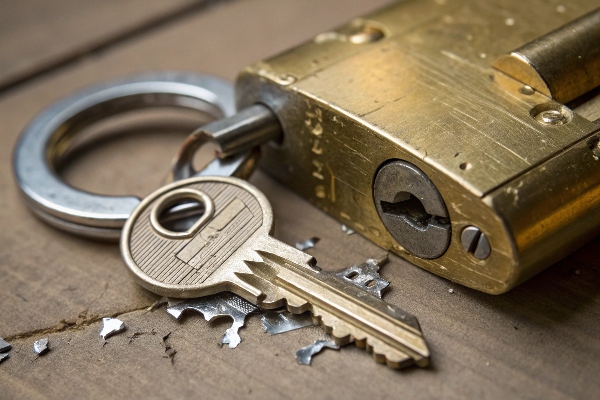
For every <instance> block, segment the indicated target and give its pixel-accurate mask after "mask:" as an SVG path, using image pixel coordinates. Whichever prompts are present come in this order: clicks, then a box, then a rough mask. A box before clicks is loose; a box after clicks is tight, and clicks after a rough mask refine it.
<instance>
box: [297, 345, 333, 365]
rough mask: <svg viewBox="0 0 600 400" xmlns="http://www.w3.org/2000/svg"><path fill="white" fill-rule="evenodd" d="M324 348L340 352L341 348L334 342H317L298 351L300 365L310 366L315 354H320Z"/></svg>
mask: <svg viewBox="0 0 600 400" xmlns="http://www.w3.org/2000/svg"><path fill="white" fill-rule="evenodd" d="M324 348H330V349H334V350H338V349H339V348H340V346H338V345H337V344H335V342H334V341H333V340H315V342H314V343H313V344H309V345H308V346H305V347H303V348H301V349H300V350H298V351H296V360H298V364H301V365H310V363H311V361H312V357H313V356H314V355H315V354H317V353H320V352H321V351H322V350H323V349H324Z"/></svg>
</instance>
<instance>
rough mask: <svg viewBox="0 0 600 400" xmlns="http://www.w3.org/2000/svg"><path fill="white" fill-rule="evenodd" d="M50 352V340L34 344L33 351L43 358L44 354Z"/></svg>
mask: <svg viewBox="0 0 600 400" xmlns="http://www.w3.org/2000/svg"><path fill="white" fill-rule="evenodd" d="M48 350H50V349H49V348H48V338H43V339H40V340H36V341H35V342H33V351H35V354H38V355H40V356H41V355H42V354H44V353H46V352H48Z"/></svg>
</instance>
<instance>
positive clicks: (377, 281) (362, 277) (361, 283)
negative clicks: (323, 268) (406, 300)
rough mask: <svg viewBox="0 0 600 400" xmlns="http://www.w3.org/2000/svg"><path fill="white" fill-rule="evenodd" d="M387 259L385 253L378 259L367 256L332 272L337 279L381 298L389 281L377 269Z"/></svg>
mask: <svg viewBox="0 0 600 400" xmlns="http://www.w3.org/2000/svg"><path fill="white" fill-rule="evenodd" d="M387 261H388V256H387V254H386V255H385V256H384V257H382V258H379V259H376V258H368V259H367V261H365V262H364V263H362V264H359V265H353V266H352V267H350V268H346V269H343V270H340V271H337V272H334V274H335V276H336V277H337V278H338V279H341V280H343V281H345V282H348V283H352V284H353V285H356V286H358V287H359V288H361V289H363V290H364V291H366V292H367V293H370V294H372V295H373V296H376V297H378V298H380V299H381V297H382V295H383V291H384V290H385V288H387V287H388V286H389V284H390V282H388V281H386V280H385V279H383V278H381V276H379V272H378V271H379V268H380V267H381V266H382V265H384V264H385V263H386V262H387Z"/></svg>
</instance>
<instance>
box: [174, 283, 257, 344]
mask: <svg viewBox="0 0 600 400" xmlns="http://www.w3.org/2000/svg"><path fill="white" fill-rule="evenodd" d="M186 310H194V311H197V312H199V313H201V314H202V315H203V316H204V319H205V320H207V321H209V322H210V321H212V320H214V319H215V318H218V317H226V316H229V317H231V318H232V319H233V324H232V325H231V328H229V329H227V330H226V331H225V334H224V335H223V338H222V339H221V344H227V345H229V348H232V349H233V348H235V347H237V345H239V344H240V343H241V342H242V338H241V337H240V335H239V333H238V331H239V330H240V328H242V327H243V326H244V323H245V320H246V316H247V315H248V314H250V313H253V312H255V311H256V310H258V307H257V306H255V305H254V304H252V303H249V302H247V301H246V300H244V299H242V298H241V297H239V296H237V295H235V294H233V293H228V292H224V293H219V294H215V295H212V296H206V297H199V298H197V299H189V300H184V301H181V302H179V303H175V304H170V305H169V307H167V312H168V313H169V314H171V315H172V316H173V317H175V318H177V319H179V317H180V316H181V314H182V313H183V312H184V311H186Z"/></svg>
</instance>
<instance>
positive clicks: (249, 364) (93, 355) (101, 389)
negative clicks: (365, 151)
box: [0, 0, 600, 399]
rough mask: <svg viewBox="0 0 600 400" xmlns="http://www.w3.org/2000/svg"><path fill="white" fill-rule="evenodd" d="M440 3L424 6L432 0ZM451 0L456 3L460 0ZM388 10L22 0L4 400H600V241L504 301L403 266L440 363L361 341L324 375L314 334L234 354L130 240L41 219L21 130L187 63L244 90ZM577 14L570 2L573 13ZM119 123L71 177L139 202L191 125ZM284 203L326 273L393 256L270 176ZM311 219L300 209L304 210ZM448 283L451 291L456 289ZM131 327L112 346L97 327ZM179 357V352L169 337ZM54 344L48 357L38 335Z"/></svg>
mask: <svg viewBox="0 0 600 400" xmlns="http://www.w3.org/2000/svg"><path fill="white" fill-rule="evenodd" d="M424 1H428V0H424ZM449 1H450V0H449ZM386 3H387V1H385V0H368V1H366V0H363V1H360V0H340V1H335V2H334V1H319V0H303V1H298V0H296V1H294V0H254V1H244V0H237V1H234V0H231V1H204V2H196V1H193V0H168V1H160V0H145V1H142V0H123V1H103V2H91V1H88V2H82V1H75V0H22V1H19V2H4V3H3V4H2V8H1V12H0V138H1V139H0V140H1V142H0V143H1V145H0V162H1V163H2V166H1V168H0V193H1V194H0V224H1V225H0V228H1V229H0V282H1V286H0V336H2V337H4V338H6V339H7V340H9V341H10V342H11V343H12V345H13V350H12V351H11V353H10V359H8V360H7V361H5V362H3V363H2V364H0V397H1V398H48V397H50V398H75V397H77V398H124V397H127V396H131V397H132V398H147V399H151V398H210V397H213V396H214V397H215V398H241V397H247V398H263V399H264V398H268V399H272V398H273V399H274V398H306V399H314V398H347V399H350V398H356V399H360V398H401V397H402V398H493V399H498V398H544V399H547V398H580V399H590V398H600V379H599V377H600V290H599V288H600V261H599V259H598V256H597V254H598V249H599V248H600V241H599V240H595V241H594V242H592V243H591V244H589V245H587V246H586V247H584V248H582V249H581V250H579V251H577V252H576V253H574V254H572V255H570V256H569V257H567V258H565V259H564V260H562V261H560V262H559V263H557V264H556V265H554V266H552V267H551V268H549V269H548V270H546V271H545V272H543V273H542V274H540V275H538V276H537V277H535V278H533V279H531V280H530V281H528V282H526V283H525V284H523V285H521V286H519V287H517V288H516V289H514V290H513V291H511V292H510V293H508V294H505V295H501V296H491V295H486V294H483V293H479V292H475V291H473V290H470V289H467V288H464V287H461V286H458V285H455V284H453V283H451V282H449V281H446V280H444V279H442V278H439V277H437V276H434V275H432V274H429V273H427V272H425V271H423V270H421V269H419V268H417V267H414V266H412V265H410V264H408V263H407V262H405V261H403V260H401V259H400V258H398V257H395V256H392V257H391V260H390V262H389V263H388V265H386V266H385V267H384V269H383V271H382V275H383V276H384V277H385V278H386V279H388V280H390V281H391V282H392V284H391V289H390V290H389V292H388V294H387V296H386V299H387V301H389V302H390V303H393V304H396V305H398V306H400V307H401V308H403V309H405V310H407V311H409V312H411V313H413V314H415V315H416V316H417V317H418V319H419V321H420V323H421V326H422V329H423V332H424V334H425V337H426V339H427V340H428V342H429V345H430V347H431V352H432V366H431V367H430V368H427V369H419V368H411V369H408V370H404V371H401V372H397V371H393V370H390V369H388V368H386V367H385V366H382V365H378V364H376V363H375V362H373V361H372V360H371V358H370V356H369V355H368V354H367V353H365V352H364V351H362V350H360V349H358V348H355V347H354V346H348V347H344V348H343V349H342V350H341V351H339V352H338V351H332V350H327V351H325V352H324V353H323V354H320V355H319V356H317V357H316V358H315V359H314V361H313V365H312V366H311V367H306V366H299V365H297V364H296V361H295V359H294V352H295V350H296V349H298V348H300V347H302V346H304V345H307V344H309V343H311V342H312V341H313V340H315V339H318V338H321V337H322V336H323V332H322V331H321V329H320V328H317V327H311V328H306V329H304V330H300V331H295V332H290V333H287V334H283V335H277V336H269V335H267V334H265V333H263V331H262V329H261V325H260V321H259V318H257V317H256V316H254V317H252V318H250V320H249V321H248V324H247V327H246V328H244V329H243V330H242V331H241V334H242V337H243V339H244V341H243V342H242V344H241V345H240V346H239V347H238V348H237V349H229V348H226V347H225V348H220V347H219V346H218V342H219V340H220V338H221V335H222V334H223V332H224V330H225V329H226V328H227V327H228V326H229V324H230V322H229V321H228V320H219V321H216V322H213V323H207V322H206V321H204V320H203V319H202V318H201V317H200V316H199V315H190V316H188V317H187V318H185V319H184V320H183V322H177V321H175V320H174V319H173V318H172V317H170V316H169V315H167V314H166V312H165V311H164V307H163V308H159V309H157V310H156V311H153V312H148V311H146V308H147V307H148V306H149V305H151V304H152V303H153V302H154V301H155V300H156V299H157V297H156V296H154V295H152V294H150V293H149V292H147V291H145V290H143V289H141V288H140V287H138V286H137V285H136V284H135V283H133V281H132V279H131V278H130V277H129V275H128V274H127V272H126V270H125V268H124V266H123V263H122V261H121V258H120V254H119V249H118V246H117V245H114V244H106V243H98V242H93V241H88V240H84V239H80V238H77V237H74V236H71V235H68V234H64V233H61V232H58V231H56V230H54V229H53V228H51V227H48V226H46V225H45V224H44V223H42V222H40V221H39V220H37V219H36V218H34V217H33V215H32V214H30V213H29V212H28V210H27V208H26V206H25V205H24V204H23V201H22V200H21V198H20V197H19V194H18V192H17V190H16V186H15V183H14V181H13V176H12V168H11V164H10V163H11V154H12V149H13V146H14V144H15V141H16V140H17V138H18V135H19V133H20V131H21V130H22V129H23V127H24V126H25V124H26V123H27V122H28V121H29V120H30V119H31V118H33V117H34V115H35V114H36V113H38V112H39V111H41V110H42V109H43V108H44V107H46V106H47V105H49V104H51V103H52V102H53V101H55V100H57V99H59V98H61V97H64V96H66V95H68V94H70V93H72V92H73V91H75V90H78V89H80V88H82V87H85V86H86V85H89V84H93V83H96V82H100V81H105V80H108V79H110V78H114V77H119V76H122V75H124V74H131V73H137V72H142V71H153V70H166V69H167V70H187V71H197V72H203V73H209V74H216V75H219V76H221V77H224V78H227V79H229V80H233V79H234V78H235V76H236V73H237V71H239V70H240V69H241V68H243V67H244V66H245V65H247V64H249V63H251V62H254V61H257V60H260V59H261V58H264V57H267V56H269V55H272V54H274V53H277V52H279V51H282V50H285V49H286V48H289V47H291V46H293V45H296V44H299V43H301V42H302V41H304V40H307V39H309V38H311V37H313V36H314V35H316V34H317V33H319V32H323V31H326V30H328V29H330V28H332V27H334V26H336V25H339V24H341V23H343V22H345V21H347V20H348V19H350V18H352V17H355V16H358V15H360V14H363V13H366V12H368V11H371V10H373V9H375V8H377V7H379V6H381V5H383V4H386ZM567 12H568V9H567ZM118 133H119V129H117V128H113V131H111V134H110V135H107V137H108V138H105V139H104V140H101V141H97V142H94V143H93V146H88V147H86V148H85V149H84V150H82V152H80V153H79V154H78V155H76V156H74V157H73V158H72V160H71V163H70V164H69V165H67V166H66V167H65V168H63V169H62V170H61V174H62V176H63V177H64V179H66V180H67V182H69V183H70V184H72V185H74V186H77V187H81V188H84V189H87V190H91V191H94V192H100V193H107V194H136V195H139V196H143V195H145V194H147V193H149V192H151V191H152V190H153V189H155V188H156V187H157V186H158V185H159V184H160V182H161V180H162V179H163V178H164V176H165V175H166V172H167V167H168V165H169V162H170V160H171V157H172V156H173V154H174V153H175V151H176V150H177V149H178V147H179V145H180V143H181V140H182V139H183V138H184V137H185V133H186V132H183V131H182V130H181V129H179V130H177V129H174V128H171V127H169V126H168V125H165V124H156V123H147V124H146V125H145V126H143V127H142V128H139V129H137V130H136V131H135V132H133V133H130V134H129V135H118ZM252 182H253V183H254V184H256V185H257V186H258V187H259V188H260V189H261V190H263V191H264V192H265V193H266V195H267V196H268V197H269V199H270V200H271V201H272V203H273V207H274V211H275V220H276V224H277V230H276V237H278V238H279V239H281V240H283V241H285V242H287V243H294V242H296V241H297V240H302V239H306V238H308V237H312V236H319V237H320V238H321V241H320V242H319V243H318V245H317V247H316V248H314V249H312V250H310V252H311V254H313V255H315V256H316V258H317V259H318V260H319V265H321V266H322V267H324V268H326V269H338V268H342V267H347V266H350V265H352V264H355V263H358V262H362V261H363V260H364V259H366V258H367V257H369V256H374V255H381V254H382V253H383V251H382V250H381V249H379V248H378V247H376V246H375V245H373V244H371V243H370V242H368V241H367V240H365V239H363V238H362V237H360V236H359V235H352V236H346V235H345V234H344V233H343V232H342V231H341V229H340V225H339V224H338V223H337V222H336V221H334V220H332V219H330V218H328V217H327V216H325V215H324V214H323V213H321V212H320V211H318V210H317V209H315V208H313V207H312V206H310V204H308V203H307V202H306V201H304V200H302V199H301V198H299V197H297V196H295V195H294V194H292V193H291V192H289V191H288V190H286V189H284V188H283V187H281V186H280V185H278V184H277V183H275V182H274V181H272V180H271V179H270V178H268V177H266V176H265V175H264V174H262V173H260V172H258V173H256V174H255V176H254V177H253V178H252ZM299 216H301V217H299ZM449 289H453V292H450V291H449ZM105 316H118V317H119V318H120V319H122V320H123V321H124V322H125V323H126V324H127V326H128V329H127V331H126V333H123V334H121V335H117V336H115V337H113V338H111V339H109V340H108V343H107V344H106V345H103V342H102V340H101V339H100V337H99V335H98V334H99V331H100V325H101V323H100V320H101V318H102V317H105ZM168 333H171V335H170V336H169V340H168V341H169V344H170V346H172V347H173V348H174V349H175V350H176V351H177V353H176V355H175V357H174V358H173V359H172V360H171V359H169V358H166V357H165V348H164V345H163V340H162V338H163V337H164V336H165V335H167V334H168ZM41 337H49V339H50V346H51V348H52V350H51V351H50V352H49V353H48V354H46V355H45V356H43V357H37V356H36V355H35V354H34V353H33V350H32V346H33V342H34V341H35V340H37V339H39V338H41Z"/></svg>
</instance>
